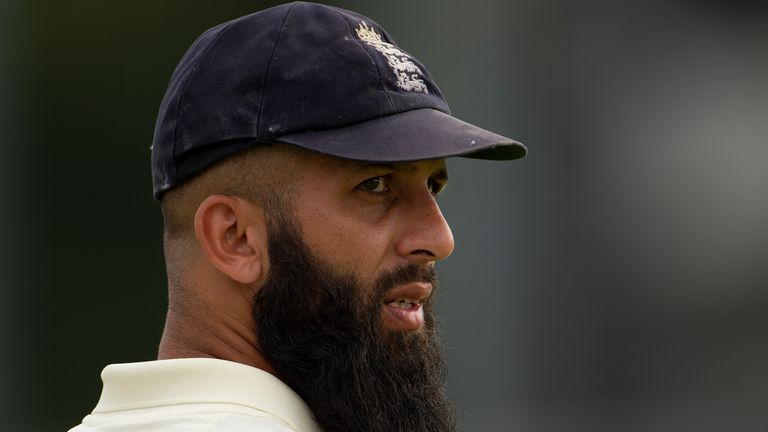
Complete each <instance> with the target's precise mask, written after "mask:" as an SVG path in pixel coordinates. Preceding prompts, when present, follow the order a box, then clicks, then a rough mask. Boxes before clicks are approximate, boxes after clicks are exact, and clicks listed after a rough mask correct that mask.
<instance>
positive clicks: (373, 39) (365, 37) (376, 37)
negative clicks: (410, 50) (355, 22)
mask: <svg viewBox="0 0 768 432" xmlns="http://www.w3.org/2000/svg"><path fill="white" fill-rule="evenodd" d="M355 33H357V37H359V38H360V40H361V41H363V42H368V43H371V44H387V45H392V44H389V43H386V42H384V41H383V40H382V39H381V35H380V34H379V33H377V32H376V30H374V29H372V28H371V27H368V24H366V23H365V22H364V21H361V22H360V27H358V28H356V29H355Z"/></svg>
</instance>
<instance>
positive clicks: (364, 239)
mask: <svg viewBox="0 0 768 432" xmlns="http://www.w3.org/2000/svg"><path fill="white" fill-rule="evenodd" d="M299 224H300V226H301V229H302V232H303V234H304V238H305V241H306V243H307V245H308V246H309V247H310V250H312V252H313V253H314V254H316V255H317V256H318V258H320V259H321V260H323V261H324V262H326V263H328V264H331V265H333V266H334V267H337V268H339V269H342V270H346V271H351V272H353V273H354V274H356V275H358V277H360V278H362V279H363V280H365V281H370V280H373V278H375V276H376V275H377V274H378V273H379V270H380V268H381V266H382V263H383V262H384V261H385V258H386V254H387V250H388V249H389V242H388V240H387V239H388V237H387V235H386V230H385V229H382V227H380V226H377V225H376V224H372V223H370V222H369V221H367V220H366V218H364V217H361V215H356V214H350V213H349V212H344V211H340V210H338V209H332V208H330V207H329V206H327V205H326V206H317V207H314V206H307V207H306V208H305V211H304V212H300V213H299Z"/></svg>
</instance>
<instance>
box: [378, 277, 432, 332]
mask: <svg viewBox="0 0 768 432" xmlns="http://www.w3.org/2000/svg"><path fill="white" fill-rule="evenodd" d="M431 294H432V284H429V283H423V282H419V283H411V284H408V285H403V286H399V287H396V288H393V289H392V290H391V291H390V292H389V295H388V296H387V298H385V300H384V307H383V308H382V311H381V313H382V315H383V316H382V318H383V321H384V326H385V327H386V328H388V329H389V330H394V331H403V330H417V329H419V328H421V327H422V326H423V325H424V308H423V307H422V303H423V302H424V301H426V299H427V298H429V296H430V295H431Z"/></svg>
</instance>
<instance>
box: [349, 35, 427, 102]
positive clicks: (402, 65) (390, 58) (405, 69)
mask: <svg viewBox="0 0 768 432" xmlns="http://www.w3.org/2000/svg"><path fill="white" fill-rule="evenodd" d="M355 33H356V34H357V37H358V38H359V39H360V40H361V41H363V42H365V43H366V44H368V45H370V46H372V47H374V48H375V49H376V51H378V52H379V53H381V55H383V56H384V58H386V59H387V64H389V66H390V67H391V68H392V72H394V74H395V77H396V78H397V86H398V87H400V88H401V89H403V90H405V91H412V92H421V93H429V91H427V85H426V84H425V83H424V80H423V76H424V73H423V72H422V71H421V69H419V67H418V66H416V64H415V63H414V62H413V60H412V59H411V57H410V56H408V54H406V53H404V52H402V51H400V50H399V49H398V48H397V47H395V46H394V45H392V44H391V43H388V42H384V40H383V39H382V38H381V35H380V34H379V33H378V32H377V31H376V30H375V29H374V28H372V27H368V24H366V23H365V22H364V21H361V22H360V25H359V26H358V27H357V28H356V29H355Z"/></svg>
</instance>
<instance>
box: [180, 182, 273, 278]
mask: <svg viewBox="0 0 768 432" xmlns="http://www.w3.org/2000/svg"><path fill="white" fill-rule="evenodd" d="M195 237H196V238H197V241H198V243H200V247H201V248H202V249H203V251H204V252H205V254H206V257H207V258H208V261H209V262H210V263H211V265H212V266H213V267H214V268H216V269H217V270H218V271H219V272H221V273H222V274H224V275H226V276H228V277H229V278H230V279H233V280H235V281H237V282H239V283H242V284H253V283H260V282H263V280H264V278H265V277H266V274H267V270H268V266H269V262H268V255H267V226H266V219H265V215H264V210H263V209H262V208H261V207H260V206H258V205H256V204H253V203H251V202H249V201H247V200H244V199H242V198H239V197H234V196H228V195H211V196H209V197H208V198H206V199H205V200H204V201H203V202H202V203H200V205H199V206H198V208H197V212H196V213H195Z"/></svg>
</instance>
